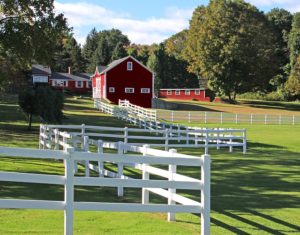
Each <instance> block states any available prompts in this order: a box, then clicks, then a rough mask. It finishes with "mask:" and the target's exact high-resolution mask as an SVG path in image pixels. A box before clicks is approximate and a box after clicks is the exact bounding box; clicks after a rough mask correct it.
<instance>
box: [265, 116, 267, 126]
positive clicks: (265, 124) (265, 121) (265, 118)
mask: <svg viewBox="0 0 300 235" xmlns="http://www.w3.org/2000/svg"><path fill="white" fill-rule="evenodd" d="M267 118H268V115H267V114H265V125H267Z"/></svg>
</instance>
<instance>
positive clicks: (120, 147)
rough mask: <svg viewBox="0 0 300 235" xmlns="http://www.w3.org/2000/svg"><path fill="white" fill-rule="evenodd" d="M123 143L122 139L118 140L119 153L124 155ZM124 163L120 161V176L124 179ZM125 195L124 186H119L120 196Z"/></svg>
mask: <svg viewBox="0 0 300 235" xmlns="http://www.w3.org/2000/svg"><path fill="white" fill-rule="evenodd" d="M123 147H124V146H123V143H122V142H121V141H119V142H118V154H119V155H123ZM123 166H124V164H123V163H120V162H119V163H118V178H120V179H123ZM123 196H124V188H123V187H122V186H119V187H118V197H123Z"/></svg>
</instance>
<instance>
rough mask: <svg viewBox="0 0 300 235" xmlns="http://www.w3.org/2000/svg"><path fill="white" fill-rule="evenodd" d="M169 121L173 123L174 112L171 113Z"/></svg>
mask: <svg viewBox="0 0 300 235" xmlns="http://www.w3.org/2000/svg"><path fill="white" fill-rule="evenodd" d="M171 121H172V122H174V111H172V112H171Z"/></svg>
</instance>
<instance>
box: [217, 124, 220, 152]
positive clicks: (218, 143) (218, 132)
mask: <svg viewBox="0 0 300 235" xmlns="http://www.w3.org/2000/svg"><path fill="white" fill-rule="evenodd" d="M217 149H218V150H219V149H220V128H219V127H218V128H217Z"/></svg>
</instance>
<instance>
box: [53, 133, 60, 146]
mask: <svg viewBox="0 0 300 235" xmlns="http://www.w3.org/2000/svg"><path fill="white" fill-rule="evenodd" d="M53 132H54V150H59V143H58V141H59V130H58V129H54V130H53Z"/></svg>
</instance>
